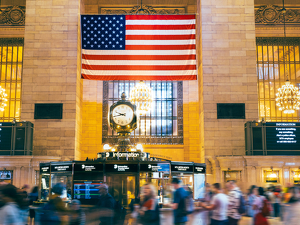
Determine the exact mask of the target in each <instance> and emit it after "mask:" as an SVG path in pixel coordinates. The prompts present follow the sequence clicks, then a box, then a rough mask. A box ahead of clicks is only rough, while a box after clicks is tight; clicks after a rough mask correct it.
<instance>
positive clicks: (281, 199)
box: [201, 181, 300, 225]
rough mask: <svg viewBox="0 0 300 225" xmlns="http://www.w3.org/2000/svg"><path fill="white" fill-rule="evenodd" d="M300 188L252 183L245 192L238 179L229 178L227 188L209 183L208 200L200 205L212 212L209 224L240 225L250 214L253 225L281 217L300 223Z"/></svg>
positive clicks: (264, 224) (292, 223) (288, 223)
mask: <svg viewBox="0 0 300 225" xmlns="http://www.w3.org/2000/svg"><path fill="white" fill-rule="evenodd" d="M299 197H300V196H299V189H298V187H296V186H291V185H288V186H287V187H286V188H284V189H281V188H280V186H270V187H268V188H263V187H257V186H255V185H252V186H251V187H250V188H249V190H248V193H247V194H243V193H242V192H241V190H240V189H239V188H238V187H237V185H236V182H235V181H229V182H227V183H226V185H225V187H224V188H221V185H220V184H219V183H215V184H213V185H212V186H211V185H209V184H206V194H205V200H204V201H205V203H202V204H201V206H202V207H203V208H205V209H207V210H209V211H211V213H209V214H208V216H207V221H206V224H208V225H209V224H211V225H225V224H226V225H227V224H228V225H237V224H239V221H240V219H241V218H242V216H246V217H251V218H252V224H253V225H268V224H269V221H268V220H269V219H270V218H278V221H282V223H283V224H286V225H296V224H300V222H299V216H298V214H299V212H300V211H299V209H300V208H299V207H300V202H299Z"/></svg>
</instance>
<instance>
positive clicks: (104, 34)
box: [81, 15, 125, 50]
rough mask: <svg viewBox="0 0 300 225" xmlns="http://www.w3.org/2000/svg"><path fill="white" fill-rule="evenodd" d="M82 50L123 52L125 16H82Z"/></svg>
mask: <svg viewBox="0 0 300 225" xmlns="http://www.w3.org/2000/svg"><path fill="white" fill-rule="evenodd" d="M81 38H82V42H81V44H82V48H83V49H95V50H115V49H117V50H120V49H121V50H122V49H123V50H125V16H123V15H121V16H120V15H82V16H81Z"/></svg>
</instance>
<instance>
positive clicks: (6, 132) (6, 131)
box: [0, 123, 12, 154]
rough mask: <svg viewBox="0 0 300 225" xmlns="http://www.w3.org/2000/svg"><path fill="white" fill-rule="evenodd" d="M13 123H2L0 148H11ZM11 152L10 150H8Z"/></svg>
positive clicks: (0, 126)
mask: <svg viewBox="0 0 300 225" xmlns="http://www.w3.org/2000/svg"><path fill="white" fill-rule="evenodd" d="M11 133H12V123H0V150H10V149H11ZM7 154H10V152H7Z"/></svg>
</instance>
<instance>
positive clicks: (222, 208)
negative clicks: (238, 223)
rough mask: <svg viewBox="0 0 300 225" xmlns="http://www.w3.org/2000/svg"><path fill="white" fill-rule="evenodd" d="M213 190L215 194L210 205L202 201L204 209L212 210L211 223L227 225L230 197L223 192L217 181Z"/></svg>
mask: <svg viewBox="0 0 300 225" xmlns="http://www.w3.org/2000/svg"><path fill="white" fill-rule="evenodd" d="M212 191H213V192H214V196H213V197H212V200H211V202H210V204H209V205H206V204H205V203H201V205H200V206H202V207H203V208H204V209H207V210H210V211H212V216H211V225H227V224H228V220H227V208H228V197H227V196H226V195H225V194H223V192H222V188H221V185H220V184H219V183H215V184H213V185H212Z"/></svg>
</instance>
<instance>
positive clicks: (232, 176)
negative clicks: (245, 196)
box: [223, 170, 241, 185]
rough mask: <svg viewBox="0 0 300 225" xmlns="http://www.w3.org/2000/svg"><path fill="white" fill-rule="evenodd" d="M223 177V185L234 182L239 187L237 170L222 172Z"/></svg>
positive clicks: (239, 174) (239, 176)
mask: <svg viewBox="0 0 300 225" xmlns="http://www.w3.org/2000/svg"><path fill="white" fill-rule="evenodd" d="M223 175H224V181H225V183H226V182H228V181H231V180H234V181H236V183H237V184H238V185H239V184H240V182H241V171H239V170H229V171H224V174H223Z"/></svg>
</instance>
